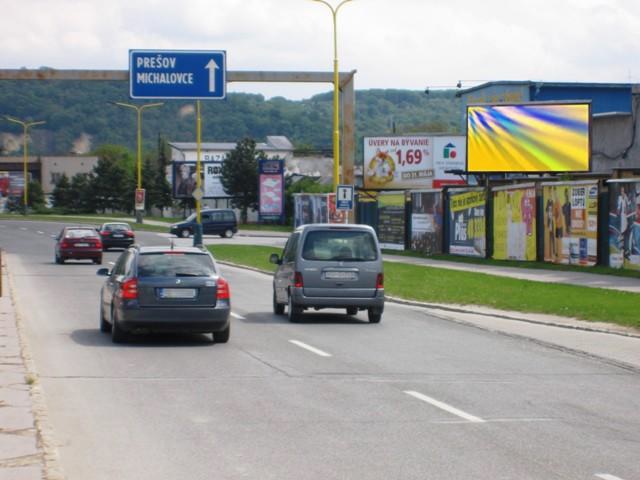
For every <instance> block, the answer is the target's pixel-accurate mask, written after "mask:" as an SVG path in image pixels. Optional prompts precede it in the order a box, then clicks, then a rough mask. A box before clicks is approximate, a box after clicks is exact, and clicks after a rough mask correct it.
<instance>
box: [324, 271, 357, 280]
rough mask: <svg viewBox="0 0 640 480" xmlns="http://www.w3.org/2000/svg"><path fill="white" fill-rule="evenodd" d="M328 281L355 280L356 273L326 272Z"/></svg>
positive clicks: (325, 276)
mask: <svg viewBox="0 0 640 480" xmlns="http://www.w3.org/2000/svg"><path fill="white" fill-rule="evenodd" d="M324 278H326V279H327V280H355V279H356V272H324Z"/></svg>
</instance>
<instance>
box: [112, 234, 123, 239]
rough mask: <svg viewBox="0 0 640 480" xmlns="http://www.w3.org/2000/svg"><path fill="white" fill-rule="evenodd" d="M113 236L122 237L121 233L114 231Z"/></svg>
mask: <svg viewBox="0 0 640 480" xmlns="http://www.w3.org/2000/svg"><path fill="white" fill-rule="evenodd" d="M113 238H124V235H122V234H121V233H114V234H113Z"/></svg>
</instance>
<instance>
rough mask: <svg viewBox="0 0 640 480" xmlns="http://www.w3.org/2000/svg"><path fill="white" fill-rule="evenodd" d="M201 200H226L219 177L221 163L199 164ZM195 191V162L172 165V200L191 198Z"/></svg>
mask: <svg viewBox="0 0 640 480" xmlns="http://www.w3.org/2000/svg"><path fill="white" fill-rule="evenodd" d="M200 168H201V172H202V191H203V193H204V195H203V198H227V197H229V195H227V194H226V193H225V191H224V188H223V187H222V182H221V181H220V175H221V173H222V162H200ZM195 189H196V162H174V163H173V196H174V198H191V196H192V195H193V192H194V190H195Z"/></svg>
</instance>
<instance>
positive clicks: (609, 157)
mask: <svg viewBox="0 0 640 480" xmlns="http://www.w3.org/2000/svg"><path fill="white" fill-rule="evenodd" d="M457 95H458V96H460V97H461V99H462V108H463V111H462V113H461V126H462V131H463V132H466V110H467V108H466V107H467V105H472V104H482V103H487V104H501V103H511V104H518V103H526V102H553V101H570V100H587V101H590V102H591V113H592V124H591V171H592V172H593V173H598V174H605V175H609V174H613V173H614V171H615V170H619V169H637V168H640V140H639V138H638V137H639V136H640V129H639V128H637V125H638V107H639V101H640V86H639V85H633V84H630V83H569V82H532V81H496V82H488V83H484V84H482V85H478V86H476V87H472V88H468V89H466V90H462V91H460V92H458V94H457Z"/></svg>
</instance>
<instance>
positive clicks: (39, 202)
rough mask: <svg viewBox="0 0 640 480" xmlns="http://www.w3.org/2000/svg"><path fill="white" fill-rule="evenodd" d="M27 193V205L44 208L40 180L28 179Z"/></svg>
mask: <svg viewBox="0 0 640 480" xmlns="http://www.w3.org/2000/svg"><path fill="white" fill-rule="evenodd" d="M28 194H29V198H27V202H28V205H29V207H31V208H33V209H34V210H42V209H44V192H43V191H42V185H41V184H40V182H34V181H33V180H32V181H30V182H29V192H28ZM23 201H24V200H23Z"/></svg>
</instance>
